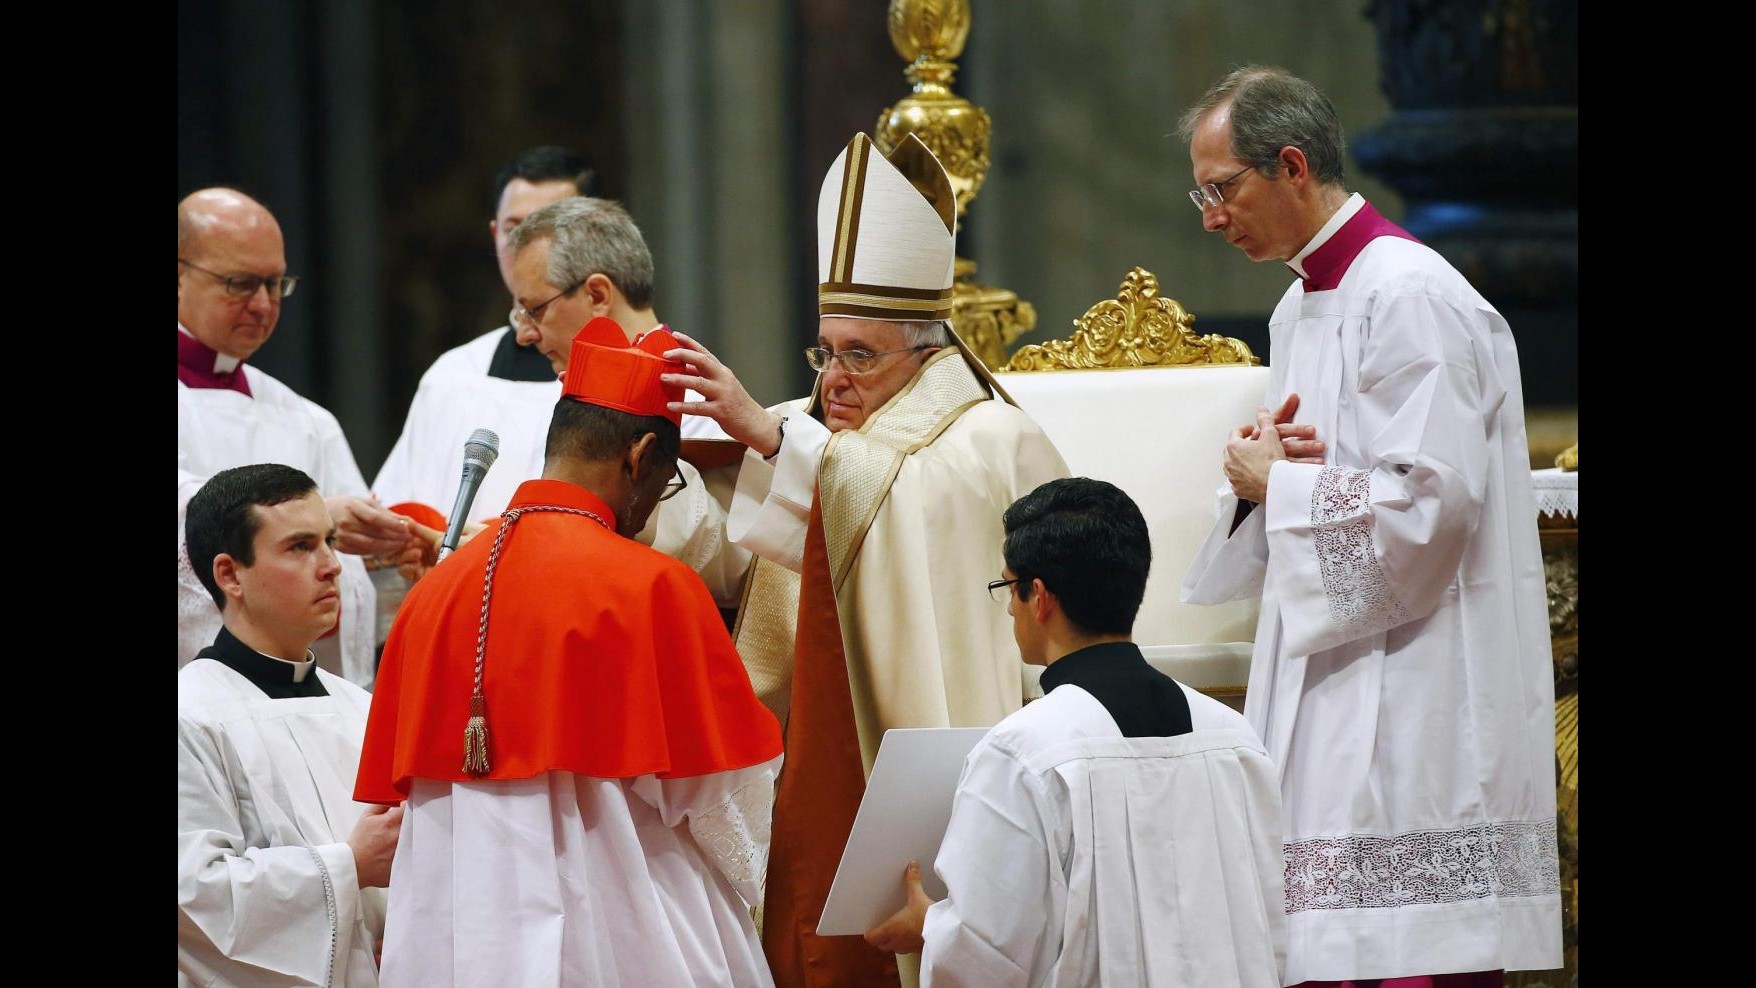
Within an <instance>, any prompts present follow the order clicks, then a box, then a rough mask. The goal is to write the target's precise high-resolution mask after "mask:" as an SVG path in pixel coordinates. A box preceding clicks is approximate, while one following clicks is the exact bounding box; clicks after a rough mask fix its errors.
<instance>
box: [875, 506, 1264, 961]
mask: <svg viewBox="0 0 1756 988" xmlns="http://www.w3.org/2000/svg"><path fill="white" fill-rule="evenodd" d="M1004 524H1005V529H1006V543H1005V560H1006V561H1005V565H1004V567H1003V569H1002V570H1001V573H1002V578H1001V579H999V580H995V581H994V582H993V583H991V584H990V585H989V586H990V588H991V591H992V592H993V593H994V594H996V595H997V596H999V599H1001V600H1004V601H1006V611H1007V613H1008V614H1009V615H1010V616H1011V618H1012V629H1013V634H1014V637H1015V638H1016V639H1017V642H1018V649H1019V651H1020V653H1021V654H1022V655H1023V657H1024V661H1026V662H1029V663H1031V664H1033V665H1041V666H1045V667H1046V668H1045V669H1044V670H1043V678H1042V683H1043V689H1044V690H1045V691H1046V695H1045V696H1044V697H1043V698H1042V699H1040V700H1037V701H1035V702H1033V703H1030V704H1028V705H1027V706H1025V707H1024V709H1022V710H1020V711H1018V712H1017V713H1015V714H1012V715H1011V716H1009V717H1007V718H1006V719H1005V720H1003V721H1001V722H1000V723H999V724H998V725H997V726H995V727H994V729H993V730H991V731H989V732H988V734H987V736H986V737H984V738H983V739H982V740H981V742H979V743H978V744H977V745H976V747H975V749H974V750H973V751H971V752H970V754H969V757H968V758H967V759H966V760H965V762H964V768H963V776H962V778H961V779H960V780H959V781H958V786H957V795H956V797H955V801H954V802H953V804H952V813H951V822H950V824H949V826H948V827H947V828H946V832H945V840H944V843H943V844H942V845H941V847H940V850H939V857H938V860H937V862H936V863H935V868H936V870H937V871H938V874H939V877H940V878H942V879H943V880H944V882H945V888H946V891H947V895H946V897H945V898H944V899H942V900H940V901H938V902H932V901H931V900H929V899H928V898H927V896H926V894H925V892H923V891H922V889H921V882H920V869H919V865H918V864H916V863H914V862H910V864H909V867H908V870H907V872H906V873H905V875H904V882H905V885H906V888H907V891H908V895H909V901H908V904H907V905H905V906H904V907H903V908H902V909H901V910H899V911H898V912H897V913H896V914H895V915H894V916H892V917H891V918H890V919H889V920H887V921H885V922H884V923H883V924H880V925H879V926H878V927H876V928H874V929H873V930H872V931H871V932H869V933H867V935H866V938H867V940H868V941H870V942H871V943H873V944H874V945H875V946H878V947H880V948H882V949H885V950H894V951H904V952H914V951H921V952H922V957H921V984H922V985H924V986H925V985H939V986H948V985H970V986H978V985H979V986H982V988H1007V986H1020V988H1023V986H1034V985H1148V984H1150V985H1158V986H1165V988H1171V986H1187V988H1205V986H1209V985H1228V986H1232V985H1235V986H1240V988H1279V986H1280V984H1281V973H1282V969H1283V963H1282V962H1283V958H1284V946H1285V931H1284V927H1285V919H1284V915H1283V912H1282V905H1281V899H1282V896H1281V856H1280V852H1281V849H1280V794H1279V791H1278V783H1277V779H1276V775H1275V771H1274V766H1273V765H1272V764H1271V763H1270V762H1269V760H1268V754H1267V752H1266V751H1264V750H1263V747H1262V744H1261V742H1260V741H1258V740H1257V739H1256V735H1255V732H1253V731H1251V730H1250V727H1249V725H1248V724H1247V723H1245V721H1244V719H1243V718H1242V717H1241V716H1239V715H1238V714H1237V713H1236V712H1234V711H1232V710H1231V709H1230V708H1228V707H1226V706H1225V705H1224V704H1222V703H1220V702H1218V701H1217V700H1213V699H1211V698H1209V697H1206V696H1203V695H1201V694H1200V693H1198V692H1196V691H1194V690H1192V689H1189V688H1188V687H1186V686H1183V685H1181V684H1179V683H1177V682H1176V681H1175V680H1173V679H1171V678H1170V677H1168V676H1166V675H1165V674H1163V673H1161V672H1159V671H1157V670H1156V669H1154V668H1152V666H1150V665H1148V664H1147V662H1146V659H1145V658H1144V657H1143V656H1142V655H1141V653H1140V649H1139V648H1138V647H1137V646H1135V645H1134V643H1133V642H1132V641H1130V640H1129V634H1130V632H1131V631H1132V629H1133V626H1134V617H1135V615H1136V613H1137V612H1138V611H1139V610H1140V602H1141V599H1142V598H1143V597H1144V596H1145V594H1146V576H1147V570H1148V569H1149V568H1150V566H1151V562H1152V546H1151V541H1150V537H1149V535H1148V533H1147V528H1146V520H1145V518H1143V517H1142V516H1141V514H1140V509H1139V507H1138V506H1136V505H1135V504H1134V502H1133V501H1132V500H1130V499H1129V497H1128V495H1126V494H1124V493H1122V491H1121V490H1119V489H1118V488H1116V487H1115V486H1113V485H1111V484H1108V483H1105V482H1103V481H1101V480H1092V479H1089V478H1085V477H1074V478H1071V479H1067V480H1054V481H1050V482H1049V483H1047V484H1044V485H1043V486H1041V487H1039V488H1037V489H1036V490H1035V491H1032V492H1031V493H1030V494H1028V495H1026V496H1024V497H1022V498H1020V499H1019V500H1018V501H1017V502H1016V503H1015V504H1013V505H1012V506H1011V507H1010V508H1008V509H1007V510H1006V514H1005V518H1004ZM996 606H998V605H996Z"/></svg>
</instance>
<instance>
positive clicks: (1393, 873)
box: [1183, 67, 1561, 985]
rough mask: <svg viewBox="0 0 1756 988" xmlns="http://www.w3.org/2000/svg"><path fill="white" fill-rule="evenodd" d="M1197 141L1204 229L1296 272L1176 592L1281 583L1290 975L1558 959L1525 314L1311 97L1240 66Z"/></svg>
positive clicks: (1191, 131) (1551, 761)
mask: <svg viewBox="0 0 1756 988" xmlns="http://www.w3.org/2000/svg"><path fill="white" fill-rule="evenodd" d="M1183 133H1184V134H1185V135H1186V136H1187V137H1188V138H1189V139H1190V151H1189V153H1190V160H1191V164H1192V166H1193V170H1194V178H1195V181H1196V183H1197V185H1198V188H1197V189H1196V190H1195V191H1194V192H1192V193H1190V196H1191V198H1192V200H1193V201H1194V202H1195V204H1196V206H1197V207H1198V208H1199V209H1200V210H1201V212H1202V218H1203V222H1204V225H1205V226H1206V228H1207V229H1208V230H1210V231H1213V232H1216V233H1220V234H1222V235H1223V236H1225V238H1226V240H1227V241H1228V242H1229V243H1231V244H1232V245H1234V246H1236V247H1238V248H1239V249H1240V250H1242V251H1243V252H1244V253H1245V255H1246V256H1248V257H1249V258H1250V259H1251V260H1256V261H1263V260H1270V259H1274V260H1280V261H1284V262H1286V264H1287V266H1288V267H1289V268H1291V269H1292V271H1293V273H1294V274H1295V275H1296V276H1297V280H1295V281H1294V282H1293V284H1292V285H1291V287H1289V288H1288V289H1287V292H1286V295H1285V296H1284V297H1283V298H1282V299H1281V302H1280V305H1279V306H1278V307H1277V308H1276V309H1275V311H1274V315H1273V317H1272V320H1271V322H1270V325H1269V334H1270V343H1271V346H1270V352H1271V354H1272V367H1271V374H1270V377H1269V385H1268V395H1267V400H1266V401H1265V402H1264V406H1265V407H1264V408H1262V409H1261V410H1260V411H1259V413H1258V417H1257V421H1256V422H1255V423H1252V424H1247V425H1242V426H1240V427H1239V428H1238V430H1237V431H1236V433H1235V434H1234V435H1233V436H1232V438H1231V440H1230V441H1229V442H1228V443H1227V446H1226V450H1225V474H1226V485H1225V487H1224V488H1223V489H1222V491H1221V494H1220V499H1219V501H1220V503H1219V511H1218V519H1217V522H1216V524H1215V527H1214V529H1213V532H1212V534H1211V536H1210V537H1209V540H1208V542H1207V544H1206V545H1205V547H1204V548H1203V549H1202V551H1201V552H1200V553H1199V554H1198V556H1197V557H1196V559H1195V561H1194V563H1193V564H1192V565H1191V567H1190V570H1189V573H1188V575H1187V578H1186V581H1185V583H1184V588H1183V598H1184V599H1185V600H1188V601H1193V602H1197V603H1218V602H1222V601H1226V600H1234V599H1240V598H1245V597H1250V596H1255V595H1258V594H1260V595H1261V597H1262V615H1261V620H1260V623H1259V624H1258V625H1257V630H1256V648H1255V655H1254V658H1253V661H1252V665H1251V670H1250V684H1249V691H1248V694H1247V697H1246V701H1245V713H1246V716H1248V717H1249V719H1250V723H1251V724H1252V725H1253V726H1254V727H1255V728H1256V729H1257V731H1258V732H1259V733H1260V734H1261V736H1262V739H1263V741H1264V742H1265V743H1266V744H1267V746H1268V751H1269V754H1270V755H1271V756H1273V758H1274V760H1275V764H1276V765H1277V766H1278V767H1279V769H1280V772H1281V792H1282V798H1283V800H1284V807H1285V818H1286V896H1287V920H1288V922H1287V978H1288V981H1289V982H1291V983H1300V982H1318V983H1323V982H1339V981H1354V982H1356V983H1358V984H1366V983H1369V982H1375V981H1377V980H1379V979H1413V980H1411V981H1407V982H1403V983H1406V984H1470V985H1478V984H1498V983H1500V981H1501V977H1502V974H1501V972H1502V971H1505V970H1525V969H1549V968H1557V967H1560V966H1561V903H1560V896H1559V863H1558V855H1557V846H1556V828H1555V755H1554V743H1555V742H1554V737H1555V734H1554V732H1555V711H1554V687H1553V672H1552V668H1551V659H1550V652H1549V636H1548V616H1547V608H1546V598H1545V595H1544V589H1543V564H1542V558H1541V553H1540V549H1539V546H1538V541H1537V531H1536V506H1535V501H1534V499H1533V497H1532V493H1531V478H1530V469H1529V459H1528V452H1527V447H1526V440H1525V433H1524V402H1523V397H1522V390H1521V387H1520V382H1519V376H1518V353H1517V348H1516V347H1515V346H1514V345H1513V339H1512V333H1511V330H1510V329H1509V328H1508V327H1507V325H1506V321H1505V320H1504V319H1503V318H1501V316H1500V314H1499V313H1498V312H1496V311H1495V310H1494V307H1493V306H1492V305H1490V304H1488V302H1487V300H1486V299H1484V298H1482V296H1481V295H1480V294H1479V293H1478V292H1477V291H1476V290H1475V289H1474V288H1472V287H1471V286H1470V284H1469V283H1468V282H1467V281H1466V280H1464V278H1463V276H1462V275H1460V274H1459V273H1458V272H1457V271H1456V269H1454V268H1453V267H1452V266H1451V265H1450V264H1448V263H1447V262H1446V261H1445V259H1444V258H1442V257H1440V256H1439V255H1438V254H1437V253H1435V252H1434V251H1432V250H1431V249H1429V248H1428V247H1426V246H1425V245H1423V244H1421V243H1420V242H1419V241H1417V240H1416V239H1414V238H1413V237H1412V236H1410V235H1409V234H1408V233H1407V232H1406V231H1404V230H1402V229H1401V228H1399V227H1397V226H1396V225H1394V224H1392V223H1391V222H1390V221H1388V220H1386V219H1385V218H1384V217H1382V216H1380V215H1379V214H1378V212H1377V211H1376V210H1374V209H1373V208H1372V207H1371V205H1369V204H1368V203H1366V202H1365V200H1364V199H1362V198H1361V197H1360V196H1359V195H1358V194H1357V193H1356V194H1354V195H1351V196H1350V195H1349V194H1348V192H1347V190H1346V188H1345V186H1344V184H1343V174H1342V147H1343V141H1342V133H1341V125H1340V122H1339V121H1338V120H1337V119H1336V115H1335V110H1334V108H1333V107H1332V106H1331V105H1330V103H1329V100H1328V99H1327V98H1326V97H1325V96H1324V95H1323V94H1322V92H1321V91H1319V90H1318V89H1317V88H1316V87H1315V86H1312V85H1311V84H1310V83H1308V82H1305V81H1304V80H1301V79H1297V78H1295V77H1293V76H1291V75H1288V74H1287V73H1286V72H1284V71H1282V70H1279V69H1268V68H1259V67H1249V68H1245V69H1240V70H1238V71H1236V72H1234V73H1232V74H1231V75H1229V76H1227V77H1226V78H1225V79H1224V80H1222V81H1221V82H1220V83H1218V84H1217V85H1216V86H1214V88H1213V89H1211V90H1209V91H1208V93H1207V94H1206V95H1205V96H1204V97H1203V98H1202V99H1201V101H1200V102H1199V103H1197V104H1196V106H1195V107H1194V108H1193V109H1191V110H1190V111H1189V113H1188V114H1187V115H1186V116H1185V117H1184V120H1183ZM1270 408H1274V409H1277V410H1276V411H1273V412H1271V411H1269V409H1270ZM1295 417H1296V418H1297V419H1298V424H1294V423H1293V422H1292V419H1293V418H1295Z"/></svg>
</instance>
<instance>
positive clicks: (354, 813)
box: [177, 463, 402, 988]
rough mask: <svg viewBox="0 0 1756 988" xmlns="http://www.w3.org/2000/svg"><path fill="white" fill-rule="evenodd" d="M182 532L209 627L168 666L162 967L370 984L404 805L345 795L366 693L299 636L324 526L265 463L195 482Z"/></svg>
mask: <svg viewBox="0 0 1756 988" xmlns="http://www.w3.org/2000/svg"><path fill="white" fill-rule="evenodd" d="M188 535H189V556H190V558H191V559H193V560H196V561H197V565H199V566H200V572H201V574H202V581H201V582H202V585H203V586H204V587H205V588H206V589H207V591H208V593H210V594H211V595H212V597H213V600H214V602H215V603H216V604H217V605H218V606H219V608H220V612H221V615H222V617H223V618H224V627H222V628H221V629H220V631H219V632H218V634H217V635H216V637H215V639H214V641H213V642H212V643H211V644H209V645H208V647H206V648H204V649H202V650H201V653H200V655H198V656H197V657H196V658H195V660H194V661H192V662H190V663H189V664H188V665H185V666H184V667H183V668H182V669H180V670H178V672H177V983H178V984H179V985H204V986H205V985H239V986H248V985H261V984H286V985H292V984H309V985H336V986H348V988H362V986H364V988H370V986H372V985H376V984H377V983H378V965H377V962H376V954H377V951H378V947H379V942H380V940H381V939H382V937H383V935H384V907H385V902H384V894H383V892H381V891H380V889H382V888H383V887H384V886H385V885H386V884H387V883H388V882H389V879H390V865H391V859H392V856H393V855H394V854H395V852H396V842H397V833H398V829H399V827H400V826H401V823H402V811H401V810H400V809H393V810H389V811H386V809H385V808H384V807H381V806H380V807H370V808H368V807H366V806H365V805H364V804H361V803H356V802H354V801H353V798H352V788H353V779H354V771H355V769H356V767H357V766H358V764H359V759H360V742H361V739H362V738H363V737H364V735H365V729H366V711H367V708H368V706H369V705H370V703H371V697H370V696H368V695H367V694H366V692H365V691H364V690H361V689H360V688H359V687H357V686H355V685H353V684H352V683H349V682H347V681H346V680H344V679H342V678H340V677H338V676H333V675H330V674H329V673H328V672H326V671H324V670H323V669H319V668H317V667H316V662H315V659H314V658H313V656H312V653H311V648H310V646H311V643H312V642H314V641H316V640H317V639H318V637H319V636H321V635H323V634H324V633H325V632H327V631H329V630H330V629H331V628H332V627H334V626H335V621H336V614H337V608H338V607H339V605H340V601H341V594H340V587H339V586H338V578H339V576H340V573H341V565H340V562H339V561H338V556H337V554H336V552H335V547H334V545H335V541H336V538H337V535H336V526H335V524H334V522H333V521H332V520H331V519H330V516H329V510H328V508H327V507H326V505H325V504H324V501H323V498H322V497H321V496H319V495H318V493H317V486H316V484H315V482H313V481H312V479H311V478H310V477H309V476H307V475H305V474H304V473H302V472H300V471H298V470H294V469H293V468H291V467H287V466H282V465H280V464H274V463H265V464H253V465H251V466H244V467H237V468H234V469H230V470H222V471H220V472H219V473H217V474H215V475H214V476H213V478H212V479H211V480H209V481H208V482H207V483H206V484H204V485H203V486H202V487H201V489H200V490H199V491H198V492H197V493H196V494H195V496H194V497H193V498H191V499H190V502H189V506H188Z"/></svg>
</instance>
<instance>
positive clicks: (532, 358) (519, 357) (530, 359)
mask: <svg viewBox="0 0 1756 988" xmlns="http://www.w3.org/2000/svg"><path fill="white" fill-rule="evenodd" d="M488 376H489V377H497V378H500V379H501V380H503V381H548V382H550V383H553V382H554V380H555V378H556V377H557V376H558V375H557V374H556V373H555V365H554V364H551V363H549V358H548V357H545V356H543V351H541V350H538V349H537V348H536V347H534V346H519V345H518V330H516V329H508V330H506V332H504V333H501V334H500V345H499V346H496V347H495V348H494V356H493V358H492V359H490V360H489V361H488Z"/></svg>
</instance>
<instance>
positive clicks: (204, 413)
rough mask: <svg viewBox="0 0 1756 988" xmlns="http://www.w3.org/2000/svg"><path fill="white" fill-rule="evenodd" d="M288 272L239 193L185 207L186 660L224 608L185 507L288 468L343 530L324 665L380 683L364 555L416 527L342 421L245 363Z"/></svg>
mask: <svg viewBox="0 0 1756 988" xmlns="http://www.w3.org/2000/svg"><path fill="white" fill-rule="evenodd" d="M298 281H299V279H298V278H296V277H292V276H290V275H288V274H287V260H286V247H285V243H284V241H283V240H282V238H281V230H280V224H279V223H277V222H276V221H275V218H274V216H273V214H271V213H270V212H269V211H268V210H267V209H266V208H264V207H263V205H262V204H261V203H259V202H257V201H255V200H254V199H251V198H250V197H249V196H246V195H244V194H243V193H240V192H237V191H235V190H232V189H203V190H201V191H199V192H195V193H193V194H191V195H190V196H189V197H188V198H186V199H184V200H183V201H182V202H180V203H178V204H177V665H178V666H182V665H183V664H184V663H185V662H188V661H189V660H190V659H192V658H194V657H195V653H196V652H197V651H199V650H200V649H201V648H203V647H204V646H206V645H207V644H208V643H210V642H212V641H213V638H214V634H215V633H216V632H217V631H219V627H220V613H219V611H218V610H217V609H216V608H215V607H214V606H213V601H212V600H210V599H209V598H208V595H207V592H206V591H205V590H204V589H203V588H202V576H201V573H200V572H199V569H198V568H197V567H194V566H192V565H191V563H190V561H189V560H188V559H186V558H184V556H183V543H184V533H183V512H184V507H185V505H187V504H188V503H189V498H190V497H192V496H193V495H194V494H195V492H196V491H197V490H199V489H200V487H201V485H202V484H203V483H205V482H206V481H207V479H208V478H209V477H211V476H213V475H214V474H215V473H217V472H219V471H221V470H224V469H226V468H228V467H236V466H242V465H244V464H246V463H284V464H287V465H288V466H291V467H294V468H295V469H298V470H303V471H304V472H306V473H308V474H310V475H311V476H312V477H313V478H314V479H315V480H316V481H317V489H318V490H319V491H321V492H322V493H323V495H324V496H325V497H326V498H327V500H328V506H329V512H330V515H331V516H332V517H333V518H334V520H335V522H336V525H337V526H338V527H339V529H340V533H341V536H340V542H339V543H338V548H339V549H340V550H341V552H342V553H343V555H342V557H341V558H342V564H341V565H342V577H341V592H342V606H341V622H340V624H339V626H338V628H337V630H336V632H335V634H334V635H332V636H331V637H329V638H327V639H325V640H324V641H322V642H320V643H318V645H317V646H316V651H317V657H318V661H319V662H320V663H322V664H323V666H324V668H326V669H328V670H330V671H331V672H336V673H339V674H341V675H343V676H345V677H347V678H348V679H349V680H350V681H352V682H354V683H357V684H359V685H361V686H370V685H371V683H372V676H373V664H374V661H375V658H376V655H377V635H376V630H377V623H378V615H377V595H376V593H375V592H374V591H373V587H372V581H371V579H370V578H369V577H368V576H367V575H366V567H365V564H364V562H363V561H362V560H361V558H360V557H361V556H373V555H378V554H381V553H394V552H400V551H403V550H404V549H407V548H408V547H410V546H411V545H413V544H414V543H413V541H412V539H413V537H412V533H411V529H410V528H409V526H408V523H407V522H406V521H405V520H404V519H402V518H399V517H398V516H396V515H394V514H391V513H390V512H389V511H386V510H384V508H383V507H382V506H380V505H378V504H377V503H376V502H374V501H372V500H371V499H370V498H369V497H368V496H367V491H366V481H365V479H364V478H362V477H361V475H360V468H359V467H358V466H357V465H355V463H354V454H353V452H352V450H350V449H349V448H348V441H347V438H346V437H345V436H343V435H342V431H341V426H340V424H338V423H337V422H336V420H335V416H333V415H331V414H329V412H327V411H325V410H324V409H323V408H322V407H320V406H318V405H317V404H316V403H314V402H311V401H308V400H306V399H304V398H302V397H300V396H299V395H298V394H297V393H295V392H294V391H293V390H292V389H291V388H289V387H287V386H286V385H284V384H282V383H281V382H279V381H277V380H275V379H274V378H273V377H271V376H269V375H268V374H265V373H263V372H262V371H261V370H258V369H257V368H255V367H245V366H244V362H245V361H247V360H248V359H250V357H251V356H252V355H253V354H255V353H256V351H257V349H258V348H260V347H261V346H262V345H263V344H264V343H266V342H268V338H269V336H270V335H272V334H273V333H274V327H275V325H276V323H278V322H279V321H280V310H281V302H282V300H283V299H285V298H286V297H288V296H290V295H291V294H292V293H293V289H294V288H295V287H297V285H298Z"/></svg>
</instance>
